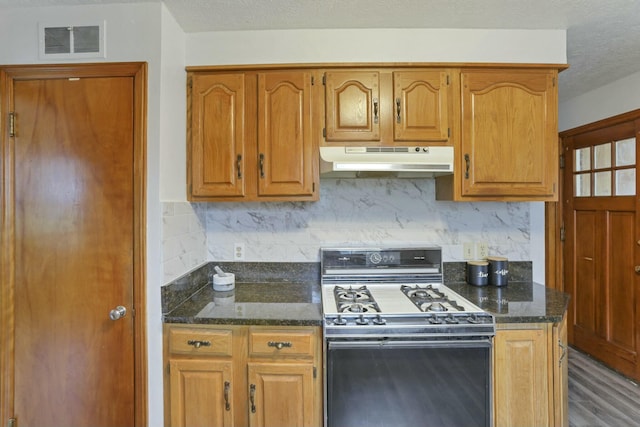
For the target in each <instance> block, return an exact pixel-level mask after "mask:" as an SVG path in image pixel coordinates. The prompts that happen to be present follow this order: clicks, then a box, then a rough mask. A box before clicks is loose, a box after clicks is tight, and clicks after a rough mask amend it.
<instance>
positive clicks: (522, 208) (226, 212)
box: [162, 179, 531, 283]
mask: <svg viewBox="0 0 640 427" xmlns="http://www.w3.org/2000/svg"><path fill="white" fill-rule="evenodd" d="M320 188H321V190H320V200H319V201H318V202H282V203H257V202H256V203H186V202H166V203H164V204H163V209H164V212H163V224H164V227H163V228H164V230H163V233H164V235H163V239H162V241H163V251H164V252H163V254H164V255H163V262H164V278H165V283H168V282H170V281H171V280H173V279H175V278H177V277H179V276H180V275H182V274H184V273H185V272H187V271H190V270H192V269H193V268H195V267H197V266H198V265H200V264H202V263H203V262H205V261H210V260H219V261H232V260H233V247H234V243H243V244H244V248H245V259H244V261H250V262H251V261H253V262H317V261H319V249H320V248H321V247H325V246H362V245H367V246H371V245H380V246H390V245H425V244H435V245H439V246H441V247H442V249H443V260H444V261H462V260H463V259H464V257H463V254H462V245H463V243H464V242H478V241H482V242H486V243H487V244H488V246H489V253H490V254H491V255H498V256H505V257H507V258H509V259H510V260H513V261H523V260H524V261H527V260H530V259H531V255H530V251H531V248H530V228H531V226H530V203H527V202H517V203H516V202H513V203H503V202H478V203H466V202H464V203H461V202H440V201H436V200H435V180H433V179H323V180H322V182H321V187H320Z"/></svg>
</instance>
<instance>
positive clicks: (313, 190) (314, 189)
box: [311, 182, 316, 193]
mask: <svg viewBox="0 0 640 427" xmlns="http://www.w3.org/2000/svg"><path fill="white" fill-rule="evenodd" d="M311 192H312V193H315V192H316V183H315V182H313V183H311Z"/></svg>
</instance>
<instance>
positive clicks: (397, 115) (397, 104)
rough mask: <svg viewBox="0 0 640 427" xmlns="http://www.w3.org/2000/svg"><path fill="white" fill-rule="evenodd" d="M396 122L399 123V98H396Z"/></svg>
mask: <svg viewBox="0 0 640 427" xmlns="http://www.w3.org/2000/svg"><path fill="white" fill-rule="evenodd" d="M396 122H397V123H400V98H396Z"/></svg>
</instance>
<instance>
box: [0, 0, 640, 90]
mask: <svg viewBox="0 0 640 427" xmlns="http://www.w3.org/2000/svg"><path fill="white" fill-rule="evenodd" d="M149 1H154V0H120V1H118V0H0V10H1V9H2V8H5V7H30V6H54V5H74V4H100V3H137V2H149ZM155 1H157V2H159V1H163V2H164V3H165V4H166V6H167V8H168V9H169V10H170V11H171V13H172V14H173V15H174V17H175V18H176V20H177V21H178V23H179V24H180V25H181V26H182V28H183V29H184V30H185V31H186V32H200V31H216V30H264V29H300V28H311V29H313V28H317V29H320V28H490V29H562V30H567V61H568V63H569V64H570V68H569V69H568V70H566V71H564V72H562V73H561V74H560V100H561V101H562V100H565V99H569V98H572V97H574V96H576V95H580V94H581V93H584V92H587V91H589V90H590V89H592V88H595V87H598V86H602V85H604V84H606V83H609V82H612V81H614V80H617V79H619V78H622V77H625V76H627V75H629V74H633V73H635V72H638V71H640V1H638V0H155ZM0 13H1V12H0Z"/></svg>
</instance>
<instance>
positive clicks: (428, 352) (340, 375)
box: [325, 338, 492, 427]
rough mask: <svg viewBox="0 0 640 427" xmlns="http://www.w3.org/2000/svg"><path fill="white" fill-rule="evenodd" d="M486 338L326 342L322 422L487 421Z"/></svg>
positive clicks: (449, 425)
mask: <svg viewBox="0 0 640 427" xmlns="http://www.w3.org/2000/svg"><path fill="white" fill-rule="evenodd" d="M491 352H492V342H491V339H490V338H483V339H477V340H476V339H443V340H437V339H435V340H431V339H430V340H425V341H422V340H420V341H409V340H404V341H403V340H397V341H395V340H391V339H375V340H349V341H338V340H336V341H331V340H328V341H327V348H326V353H325V355H326V362H325V363H326V368H327V369H326V374H327V377H326V390H327V392H326V396H325V397H326V405H325V408H326V414H325V415H326V421H327V422H326V424H327V427H358V426H363V427H365V426H366V427H376V426H379V427H383V426H385V427H388V426H393V427H402V426H406V427H415V426H425V427H428V426H434V427H435V426H438V427H443V426H446V427H456V426H462V427H470V426H490V425H491V422H492V410H491V409H492V403H491V402H492V397H491V389H492V383H491V378H492V374H491V371H492V369H491V366H492V364H491Z"/></svg>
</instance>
